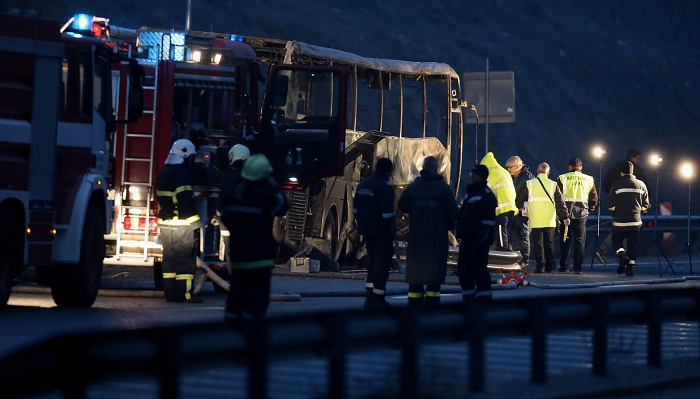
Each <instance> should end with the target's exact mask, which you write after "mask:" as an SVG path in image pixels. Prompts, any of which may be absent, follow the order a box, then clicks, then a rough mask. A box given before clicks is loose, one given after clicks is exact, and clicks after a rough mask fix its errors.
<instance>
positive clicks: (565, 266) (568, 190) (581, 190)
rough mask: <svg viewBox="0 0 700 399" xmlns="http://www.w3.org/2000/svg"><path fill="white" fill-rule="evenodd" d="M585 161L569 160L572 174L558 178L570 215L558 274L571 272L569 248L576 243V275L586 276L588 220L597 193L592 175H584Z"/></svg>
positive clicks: (596, 199)
mask: <svg viewBox="0 0 700 399" xmlns="http://www.w3.org/2000/svg"><path fill="white" fill-rule="evenodd" d="M581 170H583V162H581V160H580V159H578V158H573V159H572V160H570V161H569V173H565V174H563V175H559V178H558V179H557V185H558V186H559V189H560V190H561V194H562V196H563V197H564V203H565V204H566V208H567V210H568V212H569V219H570V221H571V222H570V223H571V224H570V226H569V233H568V237H567V236H565V235H564V234H563V232H562V236H561V245H560V250H561V260H560V262H559V271H560V272H564V273H568V272H569V249H570V248H571V242H572V241H574V242H575V244H574V272H575V273H576V274H582V273H583V247H584V246H585V245H586V220H587V219H588V215H589V213H590V212H593V210H595V207H596V205H597V204H598V192H597V191H596V189H595V182H594V180H593V177H592V176H588V175H584V174H583V173H581Z"/></svg>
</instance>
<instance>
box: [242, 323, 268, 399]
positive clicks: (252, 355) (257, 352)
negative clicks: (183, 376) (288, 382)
mask: <svg viewBox="0 0 700 399" xmlns="http://www.w3.org/2000/svg"><path fill="white" fill-rule="evenodd" d="M246 324H247V325H246V327H247V328H246V331H247V333H248V337H247V338H248V356H249V357H248V367H249V369H248V397H249V398H251V399H257V398H266V397H267V355H268V342H267V325H266V322H265V320H263V319H253V320H250V321H247V323H246Z"/></svg>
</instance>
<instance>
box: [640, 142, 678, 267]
mask: <svg viewBox="0 0 700 399" xmlns="http://www.w3.org/2000/svg"><path fill="white" fill-rule="evenodd" d="M650 161H651V164H652V165H654V166H655V167H656V193H655V197H656V199H655V200H654V236H653V238H652V239H651V241H649V242H648V243H647V244H646V245H645V246H644V248H642V250H641V251H639V253H638V255H637V256H639V255H641V254H643V253H644V251H645V250H646V249H647V248H648V247H649V245H651V244H652V243H653V244H654V246H655V247H656V260H657V261H658V262H659V273H660V275H661V276H663V275H664V270H663V268H662V266H661V258H660V257H659V253H661V255H663V256H664V259H666V264H667V265H668V266H667V267H666V268H667V269H668V268H669V267H670V268H671V271H672V272H673V274H676V271H675V270H673V266H672V265H671V262H669V261H668V257H667V256H666V253H665V252H664V250H663V248H661V245H660V244H659V235H658V225H659V175H660V174H661V173H660V172H661V161H663V158H661V157H660V156H659V155H658V154H654V155H652V156H651V159H650Z"/></svg>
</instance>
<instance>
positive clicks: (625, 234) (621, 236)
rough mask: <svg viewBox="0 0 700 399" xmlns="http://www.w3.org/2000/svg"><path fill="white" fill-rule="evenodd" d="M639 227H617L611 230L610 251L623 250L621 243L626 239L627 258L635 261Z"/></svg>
mask: <svg viewBox="0 0 700 399" xmlns="http://www.w3.org/2000/svg"><path fill="white" fill-rule="evenodd" d="M640 235H641V234H640V229H639V227H617V226H613V228H612V244H613V245H612V250H613V251H615V252H617V250H618V249H620V248H624V246H623V241H624V240H625V239H627V257H628V258H630V259H631V260H635V259H637V255H638V254H637V247H638V246H639V237H640Z"/></svg>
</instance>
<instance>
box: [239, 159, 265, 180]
mask: <svg viewBox="0 0 700 399" xmlns="http://www.w3.org/2000/svg"><path fill="white" fill-rule="evenodd" d="M270 173H272V165H270V161H268V160H267V157H266V156H265V155H263V154H255V155H252V156H251V157H250V158H248V160H247V161H245V163H244V164H243V171H241V177H243V178H244V179H246V180H249V181H258V180H262V179H264V178H266V177H268V176H270Z"/></svg>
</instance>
